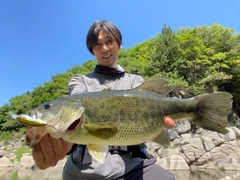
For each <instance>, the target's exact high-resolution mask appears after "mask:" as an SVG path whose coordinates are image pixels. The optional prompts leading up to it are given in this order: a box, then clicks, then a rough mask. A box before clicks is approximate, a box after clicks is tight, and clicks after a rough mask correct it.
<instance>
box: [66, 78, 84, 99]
mask: <svg viewBox="0 0 240 180" xmlns="http://www.w3.org/2000/svg"><path fill="white" fill-rule="evenodd" d="M83 92H87V88H86V85H85V83H84V78H83V75H81V74H78V75H76V76H74V77H73V78H72V79H71V80H70V81H69V83H68V94H69V95H74V94H79V93H83Z"/></svg>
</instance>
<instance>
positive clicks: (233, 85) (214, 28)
mask: <svg viewBox="0 0 240 180" xmlns="http://www.w3.org/2000/svg"><path fill="white" fill-rule="evenodd" d="M96 64H97V61H96V60H86V62H85V63H84V64H83V65H82V66H80V65H74V66H73V67H72V68H71V69H67V70H66V71H65V73H63V74H56V75H53V76H52V78H51V81H49V82H46V83H44V84H43V85H41V86H38V87H36V88H35V89H34V90H33V91H32V92H26V93H24V94H22V95H19V96H15V97H13V98H11V99H10V100H9V103H8V104H5V105H3V106H2V107H0V137H1V139H6V138H10V137H11V134H12V133H13V132H12V131H14V132H16V131H23V129H24V128H23V126H22V125H21V124H19V123H18V122H16V121H14V120H11V117H10V116H9V115H8V111H13V112H15V113H16V114H28V113H29V111H30V110H31V109H33V108H35V107H37V106H38V105H40V104H42V103H44V102H46V101H49V100H53V99H57V98H59V97H63V96H66V95H67V85H68V82H69V80H70V79H71V78H72V77H73V76H74V75H76V74H87V73H90V72H91V71H92V70H93V69H94V67H95V65H96ZM119 64H120V65H122V66H123V67H124V68H125V70H126V71H127V72H128V73H135V74H139V75H141V76H143V77H144V78H145V79H146V80H147V79H152V78H157V77H163V78H166V79H168V81H169V83H170V84H171V85H173V86H175V87H176V88H184V90H186V91H187V92H189V93H190V94H192V95H197V94H201V93H204V92H215V91H228V92H230V93H233V94H236V95H237V94H240V34H237V33H236V32H235V30H234V29H232V28H227V27H223V26H221V25H219V24H216V23H214V24H213V25H211V26H200V27H194V28H188V27H186V28H181V29H178V30H176V31H175V32H173V31H172V29H171V28H170V27H169V26H166V25H164V26H163V28H162V32H161V33H159V34H157V35H156V36H155V37H153V38H151V39H149V40H146V41H145V42H143V43H141V44H136V45H135V46H134V47H131V48H128V49H122V50H121V51H120V53H119ZM1 139H0V140H1Z"/></svg>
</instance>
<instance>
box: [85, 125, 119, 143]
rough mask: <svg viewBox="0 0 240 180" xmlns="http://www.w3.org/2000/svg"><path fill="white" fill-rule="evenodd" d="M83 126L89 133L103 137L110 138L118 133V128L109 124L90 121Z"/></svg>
mask: <svg viewBox="0 0 240 180" xmlns="http://www.w3.org/2000/svg"><path fill="white" fill-rule="evenodd" d="M83 126H84V127H85V128H86V129H87V130H88V133H89V134H91V135H93V136H95V137H97V138H101V139H109V138H111V137H112V136H114V135H115V134H116V133H117V128H116V127H114V126H112V125H109V124H95V123H89V124H84V125H83Z"/></svg>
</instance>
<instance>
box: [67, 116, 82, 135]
mask: <svg viewBox="0 0 240 180" xmlns="http://www.w3.org/2000/svg"><path fill="white" fill-rule="evenodd" d="M83 115H84V114H81V115H80V117H79V118H77V119H75V120H74V121H72V123H71V124H70V125H69V126H68V128H67V130H66V131H65V132H68V133H73V132H74V131H75V130H76V129H77V128H78V127H79V126H81V124H82V123H83Z"/></svg>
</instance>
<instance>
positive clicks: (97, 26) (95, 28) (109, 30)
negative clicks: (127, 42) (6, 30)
mask: <svg viewBox="0 0 240 180" xmlns="http://www.w3.org/2000/svg"><path fill="white" fill-rule="evenodd" d="M101 30H104V31H105V32H106V34H107V35H108V36H109V38H110V39H112V40H115V41H116V42H117V43H118V45H119V47H120V46H121V45H122V34H121V32H120V31H119V29H118V28H117V27H116V26H115V25H114V24H113V23H111V22H109V21H104V20H98V21H96V22H95V23H93V25H92V26H91V27H90V29H89V30H88V34H87V37H86V44H87V48H88V50H89V51H90V53H91V54H93V50H92V49H93V47H94V46H96V44H97V42H98V35H99V32H100V31H101Z"/></svg>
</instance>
